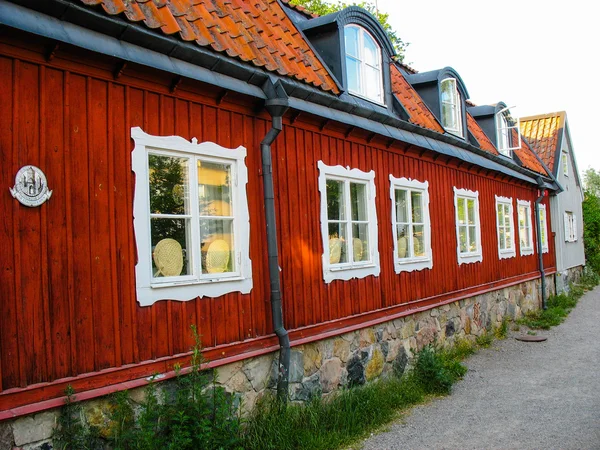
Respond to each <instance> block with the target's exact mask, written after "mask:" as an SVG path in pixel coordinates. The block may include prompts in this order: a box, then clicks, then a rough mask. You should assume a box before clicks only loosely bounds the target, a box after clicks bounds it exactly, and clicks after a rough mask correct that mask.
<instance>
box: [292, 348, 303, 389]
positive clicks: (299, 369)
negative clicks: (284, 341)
mask: <svg viewBox="0 0 600 450" xmlns="http://www.w3.org/2000/svg"><path fill="white" fill-rule="evenodd" d="M289 376H290V383H299V382H300V381H302V378H304V355H303V354H302V352H299V351H297V350H292V351H291V353H290V374H289Z"/></svg>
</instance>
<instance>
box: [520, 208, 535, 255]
mask: <svg viewBox="0 0 600 450" xmlns="http://www.w3.org/2000/svg"><path fill="white" fill-rule="evenodd" d="M517 207H518V215H519V243H520V249H521V250H520V252H521V256H526V255H532V254H533V230H532V229H531V202H528V201H525V200H517Z"/></svg>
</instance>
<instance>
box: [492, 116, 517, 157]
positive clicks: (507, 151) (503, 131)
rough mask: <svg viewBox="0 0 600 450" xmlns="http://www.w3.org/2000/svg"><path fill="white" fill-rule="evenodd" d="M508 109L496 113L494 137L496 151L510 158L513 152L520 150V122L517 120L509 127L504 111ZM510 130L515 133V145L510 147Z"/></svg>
mask: <svg viewBox="0 0 600 450" xmlns="http://www.w3.org/2000/svg"><path fill="white" fill-rule="evenodd" d="M507 110H508V108H504V109H501V110H500V111H498V112H497V113H496V137H497V145H498V151H499V152H500V153H501V154H502V155H504V156H511V152H512V151H513V150H518V149H520V148H521V128H520V121H519V119H518V118H517V120H516V121H515V122H516V123H515V125H509V123H508V118H507V117H506V114H507V113H506V111H507ZM512 130H515V131H516V132H517V143H516V145H511V141H512Z"/></svg>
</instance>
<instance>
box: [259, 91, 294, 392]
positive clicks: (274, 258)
mask: <svg viewBox="0 0 600 450" xmlns="http://www.w3.org/2000/svg"><path fill="white" fill-rule="evenodd" d="M266 109H267V111H268V112H269V114H270V115H271V118H272V123H271V129H270V130H269V132H268V133H267V134H266V136H265V137H264V139H263V140H262V142H261V143H260V149H261V157H262V170H263V193H264V201H265V219H266V223H267V251H268V255H269V280H270V283H271V315H272V318H273V328H274V331H275V334H276V335H277V338H278V339H279V371H278V377H277V397H278V398H279V399H280V400H282V401H284V402H285V401H287V397H288V384H289V372H290V338H289V335H288V332H287V330H286V329H285V327H284V326H283V310H282V306H281V282H280V279H279V271H280V269H279V254H278V250H277V225H276V222H275V190H274V188H273V164H272V156H271V144H272V143H273V141H275V139H276V138H277V136H278V135H279V133H280V132H281V130H282V129H283V121H282V117H283V114H284V113H285V112H286V110H287V109H288V102H287V99H281V98H275V99H270V100H267V102H266Z"/></svg>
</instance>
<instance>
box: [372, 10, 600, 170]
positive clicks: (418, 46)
mask: <svg viewBox="0 0 600 450" xmlns="http://www.w3.org/2000/svg"><path fill="white" fill-rule="evenodd" d="M372 1H374V0H372ZM377 3H378V7H379V10H380V11H381V12H387V13H389V14H390V23H391V24H392V26H393V27H394V29H395V30H397V32H398V35H399V36H400V37H401V38H402V39H403V40H404V41H405V42H409V43H410V45H409V47H408V49H407V51H406V58H405V62H406V63H408V64H409V65H411V66H412V67H413V68H414V69H416V70H418V71H420V72H425V71H428V70H433V69H440V68H442V67H445V66H451V67H453V68H454V69H455V70H456V71H457V72H458V73H459V74H460V76H461V78H462V79H463V81H464V83H465V85H466V87H467V90H468V91H469V94H470V99H471V101H473V102H474V103H476V104H478V105H482V104H491V103H497V102H498V101H503V102H505V103H506V104H507V105H509V106H516V108H512V109H511V113H512V114H513V115H514V116H518V117H524V116H529V115H535V114H544V113H549V112H554V111H561V110H564V111H566V112H567V117H568V121H569V128H570V131H571V138H572V142H573V147H574V149H575V155H576V158H577V163H578V166H579V171H580V172H583V171H584V170H585V169H586V168H588V167H589V166H591V167H594V168H595V169H596V170H600V139H599V137H600V133H599V131H600V120H599V119H598V116H599V115H600V98H599V97H600V96H599V95H598V91H599V89H598V86H597V85H598V83H599V80H598V78H599V75H600V20H599V18H600V15H599V14H598V13H597V11H598V9H597V6H593V5H594V2H591V1H587V2H585V3H584V2H583V1H582V0H570V1H560V2H558V1H555V0H521V1H520V2H500V3H498V2H487V1H481V0H479V1H475V0H454V1H452V2H449V1H448V0H445V1H442V0H412V1H406V0H377ZM594 113H595V114H594Z"/></svg>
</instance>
